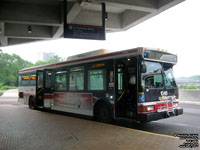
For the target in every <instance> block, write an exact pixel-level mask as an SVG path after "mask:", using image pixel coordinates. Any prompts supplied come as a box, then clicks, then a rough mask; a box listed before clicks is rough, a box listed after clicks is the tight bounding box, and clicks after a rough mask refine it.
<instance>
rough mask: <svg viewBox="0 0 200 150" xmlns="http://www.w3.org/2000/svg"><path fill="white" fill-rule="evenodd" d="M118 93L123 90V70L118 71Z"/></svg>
mask: <svg viewBox="0 0 200 150" xmlns="http://www.w3.org/2000/svg"><path fill="white" fill-rule="evenodd" d="M117 71H118V91H121V90H123V72H122V69H121V68H120V69H118V70H117Z"/></svg>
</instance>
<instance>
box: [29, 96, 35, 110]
mask: <svg viewBox="0 0 200 150" xmlns="http://www.w3.org/2000/svg"><path fill="white" fill-rule="evenodd" d="M28 105H29V108H30V109H36V107H35V100H34V96H32V95H31V96H30V97H29V100H28Z"/></svg>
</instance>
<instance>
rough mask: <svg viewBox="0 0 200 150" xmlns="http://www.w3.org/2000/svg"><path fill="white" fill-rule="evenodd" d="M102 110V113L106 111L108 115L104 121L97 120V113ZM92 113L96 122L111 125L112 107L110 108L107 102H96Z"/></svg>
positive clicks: (101, 119)
mask: <svg viewBox="0 0 200 150" xmlns="http://www.w3.org/2000/svg"><path fill="white" fill-rule="evenodd" d="M102 108H103V110H104V111H107V113H108V117H107V118H106V119H104V118H99V117H100V116H99V115H100V114H99V113H101V112H100V111H103V110H102ZM93 112H94V119H95V120H98V121H100V122H105V123H111V121H112V119H113V110H112V106H111V104H109V102H106V101H104V100H98V101H97V102H96V103H95V105H94V109H93Z"/></svg>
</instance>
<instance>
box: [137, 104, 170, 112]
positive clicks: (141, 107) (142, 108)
mask: <svg viewBox="0 0 200 150" xmlns="http://www.w3.org/2000/svg"><path fill="white" fill-rule="evenodd" d="M148 106H154V110H151V111H147V109H146V108H147V107H148ZM166 108H167V103H161V104H154V105H145V106H144V105H139V106H138V112H141V113H147V112H154V111H157V110H158V109H160V110H163V109H166ZM168 109H172V103H168Z"/></svg>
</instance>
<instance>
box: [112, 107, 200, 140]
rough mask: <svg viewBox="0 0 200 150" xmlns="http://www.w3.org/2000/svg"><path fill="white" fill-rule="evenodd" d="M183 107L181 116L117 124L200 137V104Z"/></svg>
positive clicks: (155, 131) (163, 132)
mask: <svg viewBox="0 0 200 150" xmlns="http://www.w3.org/2000/svg"><path fill="white" fill-rule="evenodd" d="M181 107H183V109H184V113H183V115H180V116H175V117H171V118H167V119H162V120H159V121H152V122H149V123H144V124H136V123H130V122H129V123H127V122H124V121H121V122H117V123H115V124H117V125H120V126H124V127H129V128H134V129H139V130H143V131H149V132H153V133H160V134H166V135H174V134H176V133H180V134H184V133H187V134H199V138H200V105H197V104H181Z"/></svg>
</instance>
